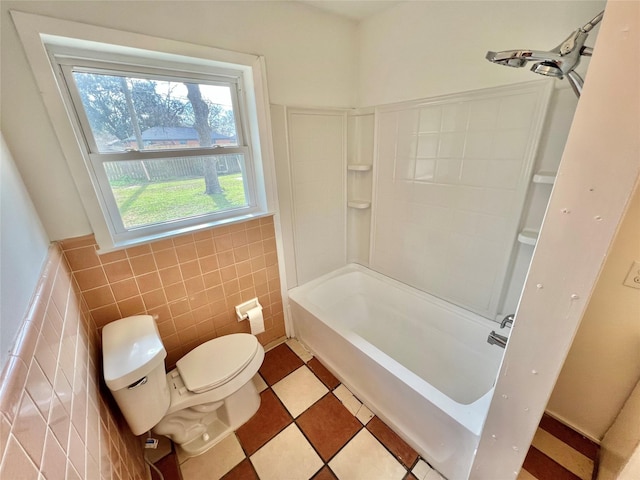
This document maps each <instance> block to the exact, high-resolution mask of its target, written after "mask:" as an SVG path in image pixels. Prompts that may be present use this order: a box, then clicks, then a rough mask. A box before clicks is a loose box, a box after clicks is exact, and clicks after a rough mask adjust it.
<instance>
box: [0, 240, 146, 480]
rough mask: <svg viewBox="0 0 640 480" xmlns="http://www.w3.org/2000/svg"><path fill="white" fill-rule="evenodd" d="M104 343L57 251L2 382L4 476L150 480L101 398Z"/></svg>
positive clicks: (133, 442) (0, 470)
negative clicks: (100, 370) (100, 345)
mask: <svg viewBox="0 0 640 480" xmlns="http://www.w3.org/2000/svg"><path fill="white" fill-rule="evenodd" d="M99 357H100V350H99V338H98V333H97V329H96V326H95V324H94V323H93V321H92V319H91V316H90V315H89V308H88V306H87V304H86V303H85V302H84V300H83V299H82V296H81V294H80V290H79V288H78V286H77V284H76V283H75V282H74V280H73V277H72V275H71V271H70V269H69V265H68V264H67V262H66V260H65V258H64V256H63V254H62V251H61V249H60V247H59V246H58V245H55V244H54V245H53V246H52V247H51V248H50V250H49V258H48V260H47V263H46V266H45V270H44V273H43V275H42V277H41V279H40V281H39V283H38V286H37V288H36V291H35V294H34V296H33V299H32V304H31V305H30V309H29V311H28V313H27V317H26V319H25V321H24V323H23V325H22V327H21V330H20V332H19V335H18V340H17V342H16V346H15V348H14V349H13V351H12V352H11V355H10V356H9V359H8V361H7V363H6V365H5V368H4V370H3V372H2V377H0V456H1V457H2V464H1V466H0V478H2V479H7V480H9V479H23V480H30V479H33V480H37V479H39V478H46V479H47V480H53V479H69V480H71V479H87V480H99V479H104V480H106V479H109V480H111V479H118V480H140V479H143V478H144V479H146V478H147V471H146V466H145V464H144V461H143V455H142V448H141V446H140V443H139V442H138V439H137V438H136V437H134V436H133V435H132V434H131V432H130V431H129V429H128V428H127V427H126V424H125V423H124V421H123V420H122V418H121V417H120V414H119V413H118V411H117V410H116V409H112V408H110V406H109V404H108V402H109V401H110V399H109V397H108V396H104V397H103V396H102V394H101V392H100V386H99V385H100V376H101V375H100V372H99V368H100V367H99V365H100V361H99Z"/></svg>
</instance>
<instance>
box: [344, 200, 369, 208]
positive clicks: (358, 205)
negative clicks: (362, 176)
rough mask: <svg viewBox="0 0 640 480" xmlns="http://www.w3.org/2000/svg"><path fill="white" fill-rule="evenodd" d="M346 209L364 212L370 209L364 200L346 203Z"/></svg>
mask: <svg viewBox="0 0 640 480" xmlns="http://www.w3.org/2000/svg"><path fill="white" fill-rule="evenodd" d="M347 207H349V208H355V209H356V210H366V209H367V208H371V202H366V201H364V200H353V201H350V202H347Z"/></svg>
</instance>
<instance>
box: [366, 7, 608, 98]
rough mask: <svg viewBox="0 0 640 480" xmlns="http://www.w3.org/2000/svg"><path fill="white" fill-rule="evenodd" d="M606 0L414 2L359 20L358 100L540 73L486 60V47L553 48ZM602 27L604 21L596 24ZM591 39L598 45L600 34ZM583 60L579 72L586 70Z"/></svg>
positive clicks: (474, 86) (433, 91) (453, 88)
mask: <svg viewBox="0 0 640 480" xmlns="http://www.w3.org/2000/svg"><path fill="white" fill-rule="evenodd" d="M604 4H605V2H603V1H595V2H593V1H580V2H575V1H553V2H539V1H455V2H451V1H410V2H403V3H400V4H399V5H398V6H396V7H394V8H391V9H388V10H385V11H383V12H381V13H379V14H377V15H375V16H373V17H370V18H368V19H365V20H364V21H363V22H361V24H360V29H359V32H358V41H359V57H358V59H359V70H358V90H357V91H358V106H361V107H362V106H369V105H380V104H385V103H392V102H399V101H403V100H413V99H418V98H425V97H431V96H435V95H442V94H446V93H456V92H462V91H466V90H475V89H479V88H485V87H493V86H497V85H505V84H510V83H516V82H526V81H530V80H534V79H540V78H544V77H540V76H538V75H535V74H533V73H532V72H530V71H529V68H527V67H525V68H520V69H515V68H507V67H501V66H498V65H492V64H491V63H489V62H488V61H487V60H485V55H486V53H487V50H494V51H500V50H511V49H517V48H530V49H536V50H550V49H552V48H553V47H555V46H556V45H558V44H559V43H560V42H562V41H563V40H564V39H565V38H566V37H567V36H568V35H569V34H570V33H571V32H572V31H574V30H575V29H576V28H578V27H581V26H583V25H584V24H585V23H586V22H587V21H589V20H591V18H593V17H594V16H595V15H596V14H597V13H599V12H600V11H602V10H603V9H604ZM596 28H597V27H596ZM596 31H597V30H594V31H593V35H591V36H590V38H589V40H587V45H593V41H594V37H595V33H596ZM587 63H588V61H586V60H583V63H581V65H580V67H579V69H578V71H579V72H582V71H584V70H585V68H586V66H587Z"/></svg>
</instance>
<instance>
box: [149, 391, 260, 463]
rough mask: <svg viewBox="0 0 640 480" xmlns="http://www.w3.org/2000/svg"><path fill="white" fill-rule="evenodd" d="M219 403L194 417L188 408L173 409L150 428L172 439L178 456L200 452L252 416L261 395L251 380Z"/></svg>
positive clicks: (186, 456)
mask: <svg viewBox="0 0 640 480" xmlns="http://www.w3.org/2000/svg"><path fill="white" fill-rule="evenodd" d="M220 403H221V406H220V407H219V408H217V409H216V410H214V411H212V412H203V413H201V414H200V415H196V416H197V418H194V410H193V409H191V408H188V409H185V410H187V411H185V410H179V411H177V412H174V413H172V414H170V415H168V416H167V417H165V418H163V419H162V421H160V423H159V424H158V425H156V426H155V427H154V428H153V431H154V432H156V433H159V434H161V435H165V436H167V437H169V438H171V439H172V440H173V441H174V443H175V444H176V446H177V447H178V450H179V451H180V452H179V456H180V457H182V458H188V457H195V456H197V455H201V454H203V453H204V452H206V451H207V450H209V449H210V448H211V447H213V446H214V445H216V444H217V443H218V442H220V441H221V440H222V439H223V438H225V437H226V436H227V435H228V434H229V433H231V432H233V431H234V430H237V429H238V428H240V426H242V425H244V424H245V423H246V422H247V421H248V420H249V419H250V418H251V417H253V415H255V413H256V412H257V411H258V408H259V407H260V394H259V393H258V390H257V389H256V386H255V384H254V382H253V381H251V380H250V381H249V382H247V383H246V384H245V385H243V386H242V387H241V388H240V389H239V390H237V391H236V392H234V393H233V394H231V395H230V396H229V397H227V398H226V399H225V400H224V402H220ZM185 432H186V433H185ZM180 440H182V442H180Z"/></svg>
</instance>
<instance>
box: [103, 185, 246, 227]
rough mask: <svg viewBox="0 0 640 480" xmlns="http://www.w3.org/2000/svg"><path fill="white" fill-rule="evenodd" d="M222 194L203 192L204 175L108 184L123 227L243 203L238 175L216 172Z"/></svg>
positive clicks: (167, 219) (156, 221) (199, 213)
mask: <svg viewBox="0 0 640 480" xmlns="http://www.w3.org/2000/svg"><path fill="white" fill-rule="evenodd" d="M218 178H219V180H220V186H221V187H222V193H220V194H215V195H207V194H205V193H204V191H205V185H204V177H203V178H193V179H188V180H175V181H167V182H154V183H143V184H139V185H127V186H112V187H111V188H112V190H113V195H114V196H115V199H116V203H117V204H118V209H119V210H120V215H122V221H123V222H124V225H125V227H127V228H131V227H139V226H142V225H150V224H154V223H161V222H167V221H171V220H176V219H179V218H185V217H193V216H197V215H204V214H207V213H212V212H217V211H220V210H225V209H228V208H234V207H241V206H243V205H246V199H245V196H244V186H243V184H242V175H241V174H240V173H234V174H231V175H220V176H219V177H218Z"/></svg>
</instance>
